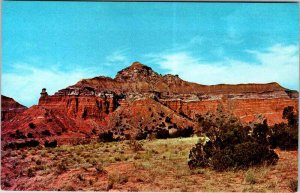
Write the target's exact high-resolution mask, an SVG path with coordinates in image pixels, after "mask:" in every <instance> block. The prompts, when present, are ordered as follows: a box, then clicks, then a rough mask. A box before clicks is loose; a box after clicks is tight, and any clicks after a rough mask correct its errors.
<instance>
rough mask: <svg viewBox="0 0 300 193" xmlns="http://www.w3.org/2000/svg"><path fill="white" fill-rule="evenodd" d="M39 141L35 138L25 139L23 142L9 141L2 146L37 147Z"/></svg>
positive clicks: (17, 147) (10, 147)
mask: <svg viewBox="0 0 300 193" xmlns="http://www.w3.org/2000/svg"><path fill="white" fill-rule="evenodd" d="M39 144H40V142H38V141H36V140H30V141H25V142H11V143H8V144H6V145H5V146H4V148H9V149H20V148H25V147H37V146H39Z"/></svg>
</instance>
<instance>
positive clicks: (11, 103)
mask: <svg viewBox="0 0 300 193" xmlns="http://www.w3.org/2000/svg"><path fill="white" fill-rule="evenodd" d="M26 109H27V107H25V106H24V105H21V104H20V103H18V102H16V101H15V100H14V99H12V98H9V97H7V96H4V95H1V121H7V120H10V119H11V118H13V117H14V116H16V115H17V114H19V113H22V112H23V111H25V110H26Z"/></svg>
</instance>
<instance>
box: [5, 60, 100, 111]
mask: <svg viewBox="0 0 300 193" xmlns="http://www.w3.org/2000/svg"><path fill="white" fill-rule="evenodd" d="M11 67H12V68H13V69H14V71H13V72H10V73H3V74H2V94H4V95H7V96H9V97H13V98H14V99H15V100H16V101H18V102H20V103H21V104H24V105H26V106H31V105H33V104H37V103H38V99H39V97H40V92H41V90H42V88H46V89H47V92H48V94H54V93H55V92H56V91H58V90H59V89H63V88H65V87H67V86H70V85H73V84H75V83H76V82H78V81H79V80H80V79H82V78H87V77H91V75H92V74H95V75H97V73H96V71H95V70H94V69H91V68H80V69H79V68H75V69H74V70H71V71H68V72H63V71H61V70H59V69H58V68H55V67H53V66H52V67H51V66H49V68H47V69H42V68H37V67H33V66H32V65H30V64H15V65H13V66H11Z"/></svg>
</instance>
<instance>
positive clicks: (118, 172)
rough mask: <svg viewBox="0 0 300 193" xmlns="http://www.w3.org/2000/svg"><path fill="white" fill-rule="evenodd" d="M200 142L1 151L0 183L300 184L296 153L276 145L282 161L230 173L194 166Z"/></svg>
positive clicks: (239, 187) (205, 188)
mask: <svg viewBox="0 0 300 193" xmlns="http://www.w3.org/2000/svg"><path fill="white" fill-rule="evenodd" d="M197 140H198V138H197V137H191V138H177V139H159V140H151V141H150V140H143V141H137V142H133V143H132V142H130V141H122V142H109V143H92V144H88V145H77V146H60V147H56V148H31V149H21V150H5V151H2V155H1V156H2V159H1V161H2V166H1V170H2V172H1V187H2V189H4V190H63V191H135V192H136V191H180V192H186V191H188V192H193V191H197V192H217V191H226V192H244V191H245V192H292V191H293V189H294V191H295V188H296V187H297V183H296V182H297V175H298V174H297V170H298V168H297V158H298V151H281V150H277V149H276V153H277V154H278V155H279V161H278V163H277V165H272V166H260V167H253V168H250V169H248V170H238V171H226V172H216V171H213V170H211V169H209V168H206V169H198V170H190V169H189V168H188V165H187V160H188V155H189V151H190V149H191V148H192V147H193V146H194V144H196V143H197ZM137 143H138V144H137ZM139 144H140V145H139Z"/></svg>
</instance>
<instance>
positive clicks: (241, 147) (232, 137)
mask: <svg viewBox="0 0 300 193" xmlns="http://www.w3.org/2000/svg"><path fill="white" fill-rule="evenodd" d="M217 113H219V114H217V115H214V114H211V113H208V116H207V117H199V116H198V121H199V123H200V125H201V126H202V129H203V131H204V134H203V135H202V137H200V140H199V142H198V143H197V144H196V146H195V147H193V148H192V150H191V151H190V154H189V161H188V165H189V167H190V168H191V169H194V168H197V167H211V168H213V169H214V170H217V171H224V170H227V169H230V168H234V169H246V168H249V167H250V166H254V165H260V164H263V163H266V164H275V163H276V162H277V161H278V156H277V154H276V153H275V152H274V151H273V150H272V149H270V148H269V144H268V140H267V133H268V130H269V127H268V125H267V121H266V120H265V121H264V122H263V123H259V124H256V125H254V126H253V127H252V128H251V127H250V126H245V127H243V126H242V124H241V123H240V122H239V120H238V119H237V118H235V117H234V116H232V115H230V116H227V117H226V114H224V112H223V111H219V112H217Z"/></svg>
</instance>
